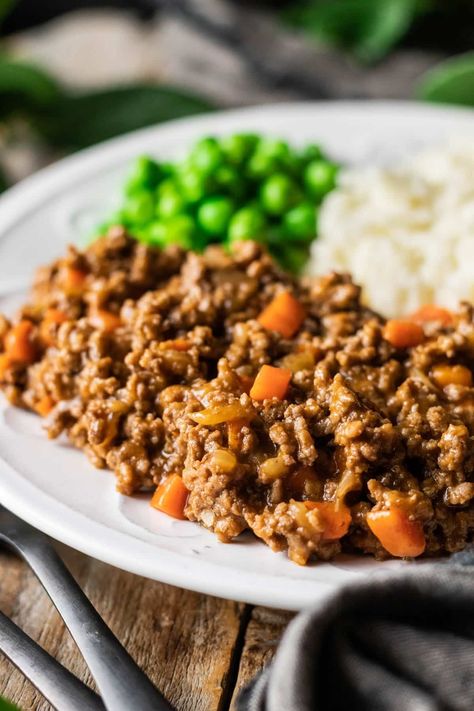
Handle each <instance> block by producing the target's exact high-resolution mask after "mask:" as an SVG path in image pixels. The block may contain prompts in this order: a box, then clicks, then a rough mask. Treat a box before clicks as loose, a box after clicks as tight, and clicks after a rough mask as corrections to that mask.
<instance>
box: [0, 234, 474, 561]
mask: <svg viewBox="0 0 474 711" xmlns="http://www.w3.org/2000/svg"><path fill="white" fill-rule="evenodd" d="M0 344H2V346H1V351H2V352H1V354H0V382H1V385H2V389H3V391H4V393H5V395H6V397H7V398H8V399H9V400H10V402H12V403H13V404H14V405H18V406H21V407H26V408H29V409H31V410H33V411H35V412H37V413H38V414H39V415H41V416H43V417H45V418H46V421H45V422H46V425H47V429H48V433H49V436H50V437H52V438H54V437H58V436H59V435H60V434H61V433H66V434H67V436H68V437H69V439H70V441H71V442H72V443H73V444H74V445H75V446H76V447H78V448H80V449H83V450H84V451H85V453H86V454H87V456H88V457H89V459H90V460H91V462H92V463H93V464H94V465H95V466H97V467H109V468H110V469H112V470H113V472H114V473H115V476H116V480H117V489H118V491H119V492H121V493H122V494H126V495H133V494H134V493H135V492H139V491H149V492H150V493H151V494H152V499H151V501H152V504H153V505H154V506H155V507H156V508H158V509H160V510H162V511H165V512H166V513H168V514H169V515H172V516H175V517H177V518H186V519H189V520H191V521H197V522H199V523H200V524H201V525H203V526H205V527H206V528H208V529H210V530H212V531H214V532H215V534H216V535H217V536H218V537H219V539H220V540H222V541H225V542H228V541H231V540H232V539H234V538H235V537H236V536H238V535H239V534H240V533H241V532H242V531H244V530H246V529H251V530H252V531H253V532H254V533H255V534H256V535H257V536H258V537H259V538H261V539H262V540H263V541H264V542H265V543H267V544H268V545H269V546H270V547H271V548H272V549H274V550H277V551H280V550H287V551H288V555H289V557H290V558H291V559H292V560H293V561H295V562H296V563H300V564H304V563H306V562H307V561H308V560H309V559H310V558H311V557H315V558H319V559H324V560H327V559H330V558H332V557H333V556H335V555H336V554H337V553H338V552H339V551H341V550H344V551H351V552H354V551H359V552H363V553H370V554H373V555H375V556H376V557H378V558H382V557H387V556H397V557H405V556H408V557H413V556H419V555H422V554H428V555H433V554H439V553H442V552H451V551H456V550H460V549H461V548H463V547H464V546H465V545H466V543H467V542H469V541H470V540H472V538H473V532H474V503H473V502H474V445H473V435H474V388H473V382H472V368H474V318H473V309H472V307H471V306H469V305H463V306H462V307H461V309H460V311H459V312H458V313H456V314H453V313H450V312H447V311H444V310H442V309H440V308H436V307H434V306H431V307H426V308H424V309H422V310H421V311H419V312H418V313H416V314H414V315H413V316H412V317H411V318H410V319H405V320H392V321H388V322H386V321H385V320H384V319H383V318H382V317H381V316H379V315H377V314H376V313H374V312H372V311H369V310H368V309H366V308H365V307H364V306H363V305H362V304H361V302H360V290H359V288H358V287H357V286H356V285H355V284H353V283H352V282H351V280H350V278H349V277H348V276H345V275H337V274H330V275H328V276H326V277H324V278H322V279H318V280H305V279H299V280H297V279H293V278H291V277H288V276H287V275H285V274H283V273H282V272H280V271H279V270H278V268H277V267H276V266H275V264H274V262H273V261H272V260H271V258H270V257H269V256H268V255H267V254H266V253H265V252H264V251H263V250H262V248H261V247H260V246H259V245H257V244H256V243H253V242H242V243H240V244H238V245H237V246H236V248H235V250H234V252H233V254H232V256H230V255H229V254H227V253H226V252H225V251H224V250H223V249H222V248H221V247H217V246H211V247H208V248H207V250H206V251H205V252H204V254H195V253H193V252H184V251H182V250H180V249H179V248H177V247H168V248H166V249H164V250H163V251H160V250H158V249H153V248H150V247H147V246H145V245H144V244H140V243H139V242H136V241H135V240H132V239H130V238H129V237H128V236H127V235H126V234H125V233H124V232H123V231H121V230H119V229H114V230H112V231H111V232H110V233H109V235H108V236H107V237H105V238H103V239H100V240H98V241H97V242H95V243H94V244H93V245H92V246H91V247H89V248H88V249H87V251H85V252H84V253H80V252H78V251H76V250H75V249H72V248H71V249H70V250H69V252H68V253H67V255H66V256H65V257H64V258H63V259H60V260H59V261H57V262H55V263H54V264H52V265H51V266H49V267H47V268H44V269H42V270H40V272H39V273H38V275H37V278H36V281H35V284H34V288H33V292H32V296H31V299H30V302H29V303H28V304H27V305H26V306H25V307H24V308H23V309H22V312H21V314H20V316H19V318H18V319H16V320H15V321H14V322H13V323H10V322H9V321H8V320H7V319H6V318H1V319H0Z"/></svg>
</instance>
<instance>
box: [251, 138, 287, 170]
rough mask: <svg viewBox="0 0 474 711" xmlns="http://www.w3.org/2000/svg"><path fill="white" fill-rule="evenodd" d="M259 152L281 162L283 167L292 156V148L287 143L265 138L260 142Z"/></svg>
mask: <svg viewBox="0 0 474 711" xmlns="http://www.w3.org/2000/svg"><path fill="white" fill-rule="evenodd" d="M258 152H259V153H261V154H262V155H265V156H267V157H268V158H272V159H273V160H276V161H278V162H280V163H281V164H282V165H284V164H285V162H286V161H287V160H288V158H289V157H290V155H291V151H290V147H289V145H288V143H286V141H282V140H280V139H278V138H264V139H262V141H260V143H259V146H258Z"/></svg>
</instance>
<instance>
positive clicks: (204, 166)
mask: <svg viewBox="0 0 474 711" xmlns="http://www.w3.org/2000/svg"><path fill="white" fill-rule="evenodd" d="M338 169H339V166H338V165H336V164H335V163H333V162H331V161H330V160H328V159H327V157H326V156H325V155H324V154H323V152H322V150H321V148H320V147H319V146H317V145H308V146H306V148H304V149H303V150H302V151H295V150H293V149H292V148H290V146H289V145H288V143H286V142H285V141H282V140H278V139H274V138H266V137H261V136H258V135H255V134H235V135H231V136H227V137H224V138H219V139H218V138H213V137H206V138H203V139H201V140H199V141H198V142H197V143H196V144H195V145H194V147H193V148H192V150H191V151H190V153H189V155H188V156H187V157H186V158H185V159H184V160H183V161H180V162H177V163H158V162H157V161H155V160H153V159H152V158H150V157H148V156H142V157H141V158H139V159H138V160H137V161H136V163H135V165H134V167H133V170H132V173H131V174H130V176H129V178H128V180H127V183H126V185H125V197H124V202H123V205H122V207H121V209H120V210H119V212H118V213H117V214H116V215H114V216H113V217H112V219H111V220H109V221H108V223H107V225H103V226H102V229H103V228H105V227H106V226H108V225H110V224H117V223H120V224H123V225H124V226H125V227H126V228H127V229H128V230H129V232H130V233H131V234H132V235H134V236H135V237H136V238H137V239H138V240H140V241H142V242H145V243H146V244H149V245H156V246H159V247H164V246H166V245H169V244H179V245H181V246H182V247H183V248H185V249H194V250H197V251H201V250H202V249H204V247H205V246H206V245H207V244H209V243H211V242H222V243H224V244H225V245H227V246H228V247H229V248H231V247H232V243H233V242H236V241H240V240H245V239H253V240H256V241H258V242H261V243H263V244H265V245H266V246H267V248H268V249H269V250H270V252H271V253H272V254H273V255H274V257H275V258H276V259H277V260H278V261H279V262H280V264H281V265H282V266H283V267H284V268H285V269H287V270H289V271H292V272H296V273H297V272H299V271H300V270H301V269H302V267H303V266H304V264H305V263H306V260H307V258H308V251H309V245H310V243H311V241H312V240H313V239H314V238H315V236H316V231H317V210H318V205H319V204H320V203H321V201H322V200H323V198H324V197H325V195H327V193H329V192H330V191H331V190H332V189H333V188H334V187H335V185H336V179H337V174H338Z"/></svg>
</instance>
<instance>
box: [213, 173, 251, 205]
mask: <svg viewBox="0 0 474 711" xmlns="http://www.w3.org/2000/svg"><path fill="white" fill-rule="evenodd" d="M214 180H215V182H216V187H217V188H218V189H219V191H222V192H225V193H227V194H228V195H231V196H232V197H233V198H236V199H237V200H240V199H242V198H243V197H244V196H245V192H246V183H245V180H243V179H242V177H241V175H240V173H239V172H238V171H237V170H236V169H235V168H234V167H233V166H231V165H221V166H220V167H219V168H218V169H217V170H216V172H215V173H214Z"/></svg>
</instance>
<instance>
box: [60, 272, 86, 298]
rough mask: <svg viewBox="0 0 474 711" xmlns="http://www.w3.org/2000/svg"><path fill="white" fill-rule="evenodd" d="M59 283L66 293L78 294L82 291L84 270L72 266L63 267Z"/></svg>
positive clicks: (84, 276)
mask: <svg viewBox="0 0 474 711" xmlns="http://www.w3.org/2000/svg"><path fill="white" fill-rule="evenodd" d="M60 278H61V284H62V286H63V288H64V290H65V292H66V293H67V294H70V295H72V296H80V294H82V293H83V291H84V286H85V281H86V279H87V274H86V272H83V271H82V270H81V269H75V268H74V267H63V268H62V270H61V277H60Z"/></svg>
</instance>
